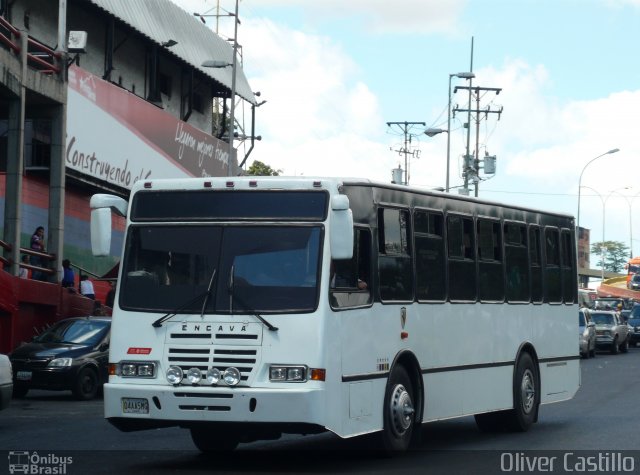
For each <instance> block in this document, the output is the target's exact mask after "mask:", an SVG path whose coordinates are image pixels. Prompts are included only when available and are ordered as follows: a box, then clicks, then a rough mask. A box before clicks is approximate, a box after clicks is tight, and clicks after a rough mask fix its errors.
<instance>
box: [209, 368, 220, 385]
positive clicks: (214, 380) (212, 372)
mask: <svg viewBox="0 0 640 475" xmlns="http://www.w3.org/2000/svg"><path fill="white" fill-rule="evenodd" d="M218 381H220V370H219V369H218V368H209V370H208V371H207V383H209V384H218Z"/></svg>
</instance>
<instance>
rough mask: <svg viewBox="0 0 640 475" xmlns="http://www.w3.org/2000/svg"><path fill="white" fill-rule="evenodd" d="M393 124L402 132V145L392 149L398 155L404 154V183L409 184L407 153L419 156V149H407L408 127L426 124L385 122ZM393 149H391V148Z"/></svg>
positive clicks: (389, 124)
mask: <svg viewBox="0 0 640 475" xmlns="http://www.w3.org/2000/svg"><path fill="white" fill-rule="evenodd" d="M394 125H396V126H398V127H399V128H400V131H401V132H402V133H403V134H404V147H402V148H401V149H399V150H394V152H398V153H399V154H400V155H403V154H404V184H405V185H408V184H409V155H411V156H412V157H416V158H417V157H419V156H420V150H409V143H411V135H412V134H410V133H409V129H410V128H412V127H413V126H416V125H421V126H422V127H426V126H427V124H425V123H424V122H407V121H404V122H387V127H393V126H394ZM391 150H393V149H391Z"/></svg>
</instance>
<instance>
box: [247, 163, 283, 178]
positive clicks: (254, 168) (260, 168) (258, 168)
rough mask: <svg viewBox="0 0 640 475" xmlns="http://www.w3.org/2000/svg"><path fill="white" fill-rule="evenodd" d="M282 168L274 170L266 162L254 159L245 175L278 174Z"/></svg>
mask: <svg viewBox="0 0 640 475" xmlns="http://www.w3.org/2000/svg"><path fill="white" fill-rule="evenodd" d="M280 173H282V170H274V169H273V168H271V167H270V166H269V165H267V164H266V163H262V162H261V161H259V160H254V161H253V163H252V164H251V166H250V167H249V169H248V170H247V175H255V176H280Z"/></svg>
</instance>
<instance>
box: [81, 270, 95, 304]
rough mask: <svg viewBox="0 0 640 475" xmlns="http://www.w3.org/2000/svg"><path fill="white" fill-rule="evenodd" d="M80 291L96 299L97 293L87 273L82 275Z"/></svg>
mask: <svg viewBox="0 0 640 475" xmlns="http://www.w3.org/2000/svg"><path fill="white" fill-rule="evenodd" d="M80 293H81V294H82V295H84V296H85V297H89V298H90V299H93V300H95V299H96V293H95V291H94V290H93V282H91V281H90V280H89V277H88V276H87V275H83V276H82V277H80Z"/></svg>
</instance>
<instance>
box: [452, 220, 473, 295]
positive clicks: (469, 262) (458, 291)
mask: <svg viewBox="0 0 640 475" xmlns="http://www.w3.org/2000/svg"><path fill="white" fill-rule="evenodd" d="M474 242H475V239H474V234H473V218H470V217H462V216H456V215H452V214H450V215H449V216H448V217H447V244H448V252H449V255H448V265H449V299H450V300H453V301H474V300H476V287H477V286H476V282H477V280H476V279H477V276H476V261H475V252H474V249H475V244H474Z"/></svg>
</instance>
